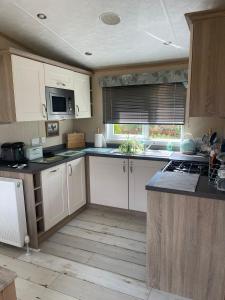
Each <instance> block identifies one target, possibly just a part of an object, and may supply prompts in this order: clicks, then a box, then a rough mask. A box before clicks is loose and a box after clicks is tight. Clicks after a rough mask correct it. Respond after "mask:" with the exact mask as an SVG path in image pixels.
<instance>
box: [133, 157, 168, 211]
mask: <svg viewBox="0 0 225 300" xmlns="http://www.w3.org/2000/svg"><path fill="white" fill-rule="evenodd" d="M167 163H168V162H165V161H153V160H139V159H129V209H131V210H136V211H142V212H146V211H147V191H146V190H145V185H146V183H147V182H148V181H149V179H150V178H151V177H152V176H153V175H154V174H155V173H156V172H157V171H159V170H161V169H162V168H163V167H165V166H166V164H167Z"/></svg>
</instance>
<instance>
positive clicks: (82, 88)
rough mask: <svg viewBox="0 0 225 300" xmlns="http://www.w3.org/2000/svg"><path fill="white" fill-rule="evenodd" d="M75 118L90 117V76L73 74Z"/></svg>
mask: <svg viewBox="0 0 225 300" xmlns="http://www.w3.org/2000/svg"><path fill="white" fill-rule="evenodd" d="M74 95H75V118H76V119H82V118H90V117H91V96H90V76H88V75H86V74H81V73H74Z"/></svg>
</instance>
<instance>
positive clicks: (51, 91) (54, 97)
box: [45, 87, 75, 120]
mask: <svg viewBox="0 0 225 300" xmlns="http://www.w3.org/2000/svg"><path fill="white" fill-rule="evenodd" d="M45 94H46V104H47V114H48V120H60V119H73V118H74V116H75V100H74V91H72V90H66V89H59V88H53V87H45Z"/></svg>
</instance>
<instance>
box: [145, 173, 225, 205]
mask: <svg viewBox="0 0 225 300" xmlns="http://www.w3.org/2000/svg"><path fill="white" fill-rule="evenodd" d="M162 174H163V173H162V172H161V171H159V172H157V173H156V174H155V175H154V176H153V177H152V178H151V179H150V181H149V182H148V183H147V185H146V190H149V191H158V192H163V193H172V194H180V195H189V196H194V197H201V198H210V199H217V200H225V192H221V191H218V190H217V188H216V186H215V185H214V184H212V183H210V182H209V181H208V177H207V176H200V177H199V181H198V184H197V187H196V190H195V192H188V191H180V190H176V189H172V188H171V189H170V188H163V187H157V186H155V185H156V182H157V181H158V180H159V178H160V176H162ZM169 175H170V174H168V182H169V180H170V176H169Z"/></svg>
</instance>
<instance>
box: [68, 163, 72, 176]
mask: <svg viewBox="0 0 225 300" xmlns="http://www.w3.org/2000/svg"><path fill="white" fill-rule="evenodd" d="M69 169H70V172H69V176H72V174H73V169H72V166H71V165H69Z"/></svg>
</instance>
